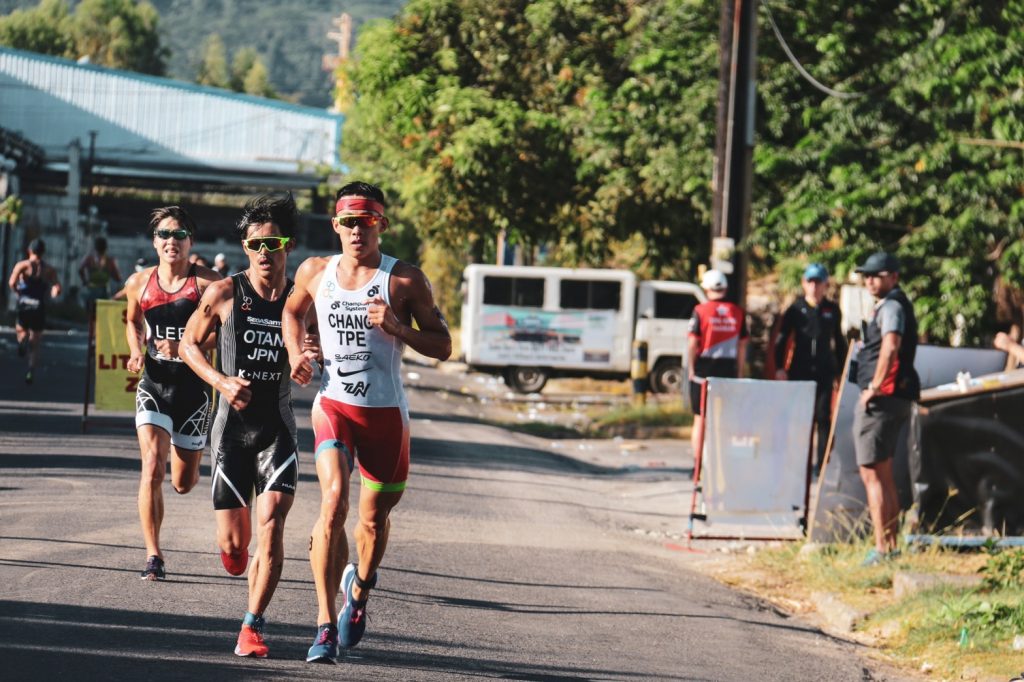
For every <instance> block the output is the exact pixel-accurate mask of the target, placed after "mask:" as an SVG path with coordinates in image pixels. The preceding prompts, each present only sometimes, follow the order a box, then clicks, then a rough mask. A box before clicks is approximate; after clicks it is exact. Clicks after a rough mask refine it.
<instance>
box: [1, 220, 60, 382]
mask: <svg viewBox="0 0 1024 682" xmlns="http://www.w3.org/2000/svg"><path fill="white" fill-rule="evenodd" d="M45 253H46V242H44V241H43V240H42V239H33V240H32V241H31V243H29V245H28V258H26V259H25V260H23V261H18V262H17V263H16V264H15V265H14V269H13V270H11V277H10V279H9V280H8V281H7V285H8V286H9V287H10V288H11V290H12V291H14V293H15V295H16V296H17V297H18V300H17V305H18V320H17V322H16V323H15V325H14V333H15V336H16V337H17V339H18V355H19V356H22V357H25V356H28V358H27V360H28V370H27V371H26V372H25V383H26V384H31V383H32V382H33V381H34V380H35V368H36V360H37V359H38V356H39V344H40V343H41V342H42V339H43V329H44V328H45V327H46V303H47V301H48V300H49V299H51V298H57V297H58V296H60V291H61V289H60V280H58V279H57V271H56V270H55V269H54V268H53V266H51V265H49V264H47V263H46V262H44V261H43V255H44V254H45Z"/></svg>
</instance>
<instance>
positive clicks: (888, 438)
mask: <svg viewBox="0 0 1024 682" xmlns="http://www.w3.org/2000/svg"><path fill="white" fill-rule="evenodd" d="M913 407H914V403H913V402H912V401H910V400H907V399H905V398H896V397H894V396H878V397H876V398H872V399H871V401H870V402H868V405H867V408H866V409H865V408H864V407H863V406H862V405H861V404H860V403H859V402H858V403H857V407H856V409H855V411H854V413H853V447H854V450H855V451H856V453H857V466H862V467H863V466H870V465H872V464H878V463H879V462H884V461H885V460H887V459H889V458H890V457H892V456H893V455H894V454H896V447H897V445H898V443H897V440H898V439H899V436H900V431H902V430H903V425H904V424H906V423H907V422H908V421H909V420H910V413H911V410H912V409H913Z"/></svg>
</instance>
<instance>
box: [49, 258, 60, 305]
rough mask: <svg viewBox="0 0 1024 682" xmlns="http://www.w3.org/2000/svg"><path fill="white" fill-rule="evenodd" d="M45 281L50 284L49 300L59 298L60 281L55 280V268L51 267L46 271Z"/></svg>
mask: <svg viewBox="0 0 1024 682" xmlns="http://www.w3.org/2000/svg"><path fill="white" fill-rule="evenodd" d="M46 281H47V282H48V283H49V284H50V298H57V297H58V296H60V292H61V286H60V280H59V279H58V278H57V268H55V267H52V266H51V267H50V268H49V269H48V270H47V271H46Z"/></svg>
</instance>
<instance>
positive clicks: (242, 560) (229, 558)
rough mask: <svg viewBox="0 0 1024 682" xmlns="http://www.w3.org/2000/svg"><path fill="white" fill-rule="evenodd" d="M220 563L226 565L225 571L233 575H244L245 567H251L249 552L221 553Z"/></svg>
mask: <svg viewBox="0 0 1024 682" xmlns="http://www.w3.org/2000/svg"><path fill="white" fill-rule="evenodd" d="M220 562H221V563H222V564H224V570H226V571H227V572H228V573H230V574H231V575H242V574H243V573H245V567H246V566H247V565H249V552H247V551H246V550H242V553H241V554H228V553H227V552H221V553H220Z"/></svg>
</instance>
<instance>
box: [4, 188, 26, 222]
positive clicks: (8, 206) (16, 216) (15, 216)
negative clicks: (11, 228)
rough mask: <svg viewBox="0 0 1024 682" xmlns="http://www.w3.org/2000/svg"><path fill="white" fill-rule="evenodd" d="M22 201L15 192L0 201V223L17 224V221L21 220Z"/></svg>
mask: <svg viewBox="0 0 1024 682" xmlns="http://www.w3.org/2000/svg"><path fill="white" fill-rule="evenodd" d="M23 203H24V202H22V200H21V198H20V197H19V196H18V195H17V194H11V195H9V196H8V197H6V198H5V199H4V200H3V201H0V224H2V223H10V224H11V225H17V224H18V221H19V220H21V209H22V206H23Z"/></svg>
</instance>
